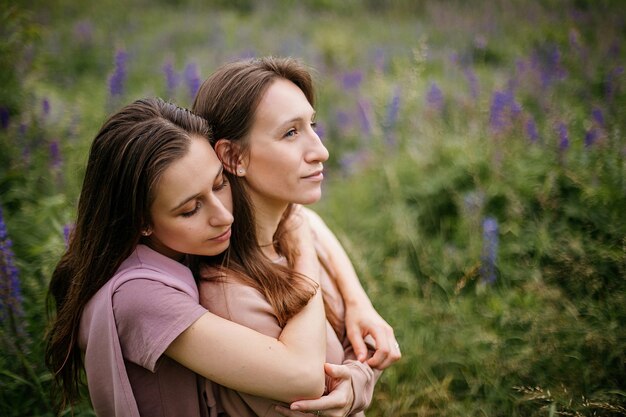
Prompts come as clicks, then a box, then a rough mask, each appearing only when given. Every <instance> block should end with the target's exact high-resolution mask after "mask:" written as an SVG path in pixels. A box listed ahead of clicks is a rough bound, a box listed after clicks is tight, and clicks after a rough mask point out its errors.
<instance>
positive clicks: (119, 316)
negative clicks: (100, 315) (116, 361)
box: [113, 278, 207, 372]
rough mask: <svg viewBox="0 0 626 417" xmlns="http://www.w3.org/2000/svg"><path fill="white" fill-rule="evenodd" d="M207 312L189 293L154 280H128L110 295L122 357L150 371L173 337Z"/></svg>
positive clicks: (155, 365) (154, 369)
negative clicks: (111, 296)
mask: <svg viewBox="0 0 626 417" xmlns="http://www.w3.org/2000/svg"><path fill="white" fill-rule="evenodd" d="M206 311H207V310H206V309H205V308H204V307H202V306H201V305H200V304H199V303H198V301H197V300H196V299H194V298H193V297H192V296H190V295H189V294H187V293H185V292H183V291H181V290H178V289H176V288H173V287H171V286H168V285H166V284H164V283H163V282H160V281H157V280H151V279H141V278H138V279H133V280H129V281H127V282H125V283H123V284H121V285H120V286H119V287H118V288H117V290H116V291H115V293H114V294H113V314H114V315H115V324H116V326H117V329H118V334H119V339H120V344H121V347H122V353H123V355H124V358H125V359H126V360H128V361H130V362H133V363H135V364H137V365H139V366H142V367H144V368H146V369H148V370H150V371H152V372H155V371H156V369H157V366H158V360H159V358H160V357H161V356H162V355H163V353H164V352H165V350H166V349H167V348H168V347H169V345H170V344H171V343H172V342H173V341H174V339H176V338H177V337H178V336H179V335H180V334H181V333H182V332H183V331H185V330H186V329H187V328H188V327H189V326H191V325H192V324H193V323H194V322H195V321H196V320H197V319H199V318H200V316H202V315H203V314H204V313H206Z"/></svg>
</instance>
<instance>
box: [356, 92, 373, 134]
mask: <svg viewBox="0 0 626 417" xmlns="http://www.w3.org/2000/svg"><path fill="white" fill-rule="evenodd" d="M357 108H358V112H359V121H360V122H361V130H362V131H363V133H364V134H365V135H366V136H369V135H371V134H372V122H371V116H370V114H371V112H372V109H371V106H370V103H369V102H368V101H367V100H365V99H359V101H358V102H357Z"/></svg>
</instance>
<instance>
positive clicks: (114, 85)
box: [109, 49, 128, 97]
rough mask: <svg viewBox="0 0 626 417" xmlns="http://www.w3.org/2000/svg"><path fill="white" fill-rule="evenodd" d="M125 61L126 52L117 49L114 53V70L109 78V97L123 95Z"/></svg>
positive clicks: (126, 57) (126, 58)
mask: <svg viewBox="0 0 626 417" xmlns="http://www.w3.org/2000/svg"><path fill="white" fill-rule="evenodd" d="M127 60H128V54H127V53H126V51H125V50H123V49H118V50H117V52H116V53H115V68H114V69H113V73H111V76H110V77H109V94H110V95H111V97H119V96H121V95H122V94H124V84H125V83H126V64H127Z"/></svg>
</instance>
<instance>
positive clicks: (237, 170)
mask: <svg viewBox="0 0 626 417" xmlns="http://www.w3.org/2000/svg"><path fill="white" fill-rule="evenodd" d="M215 153H216V154H217V157H218V158H219V159H220V161H222V164H224V169H225V170H226V171H228V172H230V173H231V174H233V175H237V176H241V174H242V173H245V164H244V159H243V158H242V157H241V155H240V154H239V146H237V144H235V143H233V142H232V141H230V140H228V139H220V140H218V141H217V143H216V144H215Z"/></svg>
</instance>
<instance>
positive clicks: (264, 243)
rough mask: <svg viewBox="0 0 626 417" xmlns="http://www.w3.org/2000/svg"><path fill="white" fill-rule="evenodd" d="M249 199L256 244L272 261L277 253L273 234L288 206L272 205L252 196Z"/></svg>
mask: <svg viewBox="0 0 626 417" xmlns="http://www.w3.org/2000/svg"><path fill="white" fill-rule="evenodd" d="M250 197H251V200H252V204H253V207H254V219H255V222H256V223H255V229H256V238H257V243H258V244H259V247H260V248H261V251H263V253H264V254H265V256H267V257H268V258H269V259H272V260H273V259H276V258H277V257H278V253H276V249H275V248H274V234H275V233H276V230H277V229H278V224H279V223H280V220H281V219H282V217H283V213H284V212H285V210H287V207H288V204H272V203H271V202H268V201H266V200H264V199H262V198H255V197H256V196H253V195H251V196H250Z"/></svg>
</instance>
